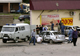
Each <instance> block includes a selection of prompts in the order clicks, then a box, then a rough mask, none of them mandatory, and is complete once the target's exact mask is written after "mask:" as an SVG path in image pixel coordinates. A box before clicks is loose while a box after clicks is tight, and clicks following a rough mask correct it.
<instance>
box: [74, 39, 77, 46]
mask: <svg viewBox="0 0 80 56" xmlns="http://www.w3.org/2000/svg"><path fill="white" fill-rule="evenodd" d="M76 42H77V38H73V45H74V46H76Z"/></svg>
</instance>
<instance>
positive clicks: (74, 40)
mask: <svg viewBox="0 0 80 56" xmlns="http://www.w3.org/2000/svg"><path fill="white" fill-rule="evenodd" d="M72 38H73V45H74V46H76V42H77V38H78V32H77V31H76V29H74V31H73V33H72Z"/></svg>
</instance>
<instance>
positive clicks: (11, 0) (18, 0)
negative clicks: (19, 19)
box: [0, 0, 22, 3]
mask: <svg viewBox="0 0 80 56" xmlns="http://www.w3.org/2000/svg"><path fill="white" fill-rule="evenodd" d="M21 2H22V0H0V3H21Z"/></svg>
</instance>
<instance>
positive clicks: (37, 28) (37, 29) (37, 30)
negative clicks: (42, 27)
mask: <svg viewBox="0 0 80 56" xmlns="http://www.w3.org/2000/svg"><path fill="white" fill-rule="evenodd" d="M36 32H37V34H39V27H38V25H36Z"/></svg>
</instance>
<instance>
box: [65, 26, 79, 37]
mask: <svg viewBox="0 0 80 56" xmlns="http://www.w3.org/2000/svg"><path fill="white" fill-rule="evenodd" d="M70 27H71V28H72V29H73V30H74V29H76V30H78V35H80V28H79V27H78V26H65V30H64V32H65V35H66V36H68V32H69V30H70V29H69V28H70Z"/></svg>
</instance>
